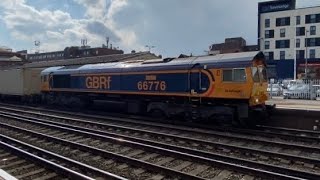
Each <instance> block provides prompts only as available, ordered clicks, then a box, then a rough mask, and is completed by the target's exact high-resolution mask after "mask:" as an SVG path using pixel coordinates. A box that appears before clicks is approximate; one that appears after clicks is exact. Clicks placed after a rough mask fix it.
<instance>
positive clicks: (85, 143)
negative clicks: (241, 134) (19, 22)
mask: <svg viewBox="0 0 320 180" xmlns="http://www.w3.org/2000/svg"><path fill="white" fill-rule="evenodd" d="M9 118H11V119H12V118H13V116H12V117H8V116H7V118H6V121H8V120H9ZM17 119H20V120H21V118H20V117H19V118H18V117H16V118H15V120H17ZM18 124H19V125H18ZM40 124H42V125H43V126H39V123H38V124H37V125H34V124H29V125H27V124H25V123H22V122H21V121H19V122H15V123H14V122H9V123H2V122H1V123H0V125H1V131H2V132H5V134H6V135H9V136H13V137H14V138H17V139H20V140H23V141H26V142H28V143H32V144H37V145H40V144H43V143H45V148H48V149H51V150H57V151H59V153H63V154H64V155H65V156H71V157H74V156H77V157H75V158H77V160H80V159H82V158H84V161H85V163H90V164H96V165H97V166H99V164H100V163H103V162H104V163H106V162H107V164H108V165H111V167H110V166H108V169H109V170H110V169H111V170H117V173H120V174H121V175H122V176H126V175H127V173H128V172H131V173H134V174H135V177H132V176H133V175H131V177H129V178H132V179H146V178H150V179H158V178H169V179H170V178H182V179H212V178H220V179H243V178H244V179H254V177H252V176H250V175H246V174H248V173H249V174H256V175H260V176H261V177H273V178H275V177H276V178H280V179H291V178H295V177H290V176H286V175H282V174H277V173H272V172H266V171H261V170H259V169H254V168H248V167H245V166H241V165H236V164H231V163H225V162H222V161H217V160H212V159H209V158H204V157H200V156H195V155H191V154H186V153H181V152H178V151H173V150H169V149H165V148H159V147H155V146H150V145H145V144H141V143H135V142H130V141H126V140H123V139H116V138H110V137H106V136H101V135H95V134H93V133H87V132H83V131H79V130H74V129H71V128H65V127H58V126H55V128H53V127H54V126H52V125H49V124H44V123H40ZM17 126H23V127H24V128H21V127H17ZM44 126H45V127H46V128H44ZM31 129H32V130H31ZM58 129H60V130H58ZM39 131H40V132H39ZM66 131H67V132H66ZM71 132H73V133H71ZM17 134H18V135H17ZM19 134H20V135H19ZM21 134H22V135H21ZM30 138H31V140H30ZM44 140H46V142H44ZM74 141H75V142H74ZM52 142H54V143H53V144H52ZM50 144H52V146H50ZM57 146H58V147H57ZM61 146H63V147H61ZM66 150H67V151H66ZM69 152H73V153H76V154H77V155H75V154H73V153H69ZM79 154H80V155H79ZM79 156H80V157H82V158H80V159H79ZM105 158H109V159H105ZM110 158H111V159H110ZM89 159H90V160H89ZM114 159H116V160H114ZM97 160H98V162H96V161H97ZM212 164H214V166H212ZM115 166H116V167H115ZM130 166H136V167H140V168H139V169H140V170H139V169H135V170H134V171H132V167H130ZM222 167H223V168H222ZM99 168H103V167H101V166H100V167H99ZM141 168H145V169H141ZM226 169H229V170H226ZM234 169H236V170H238V172H237V171H234ZM155 172H162V173H163V174H159V173H155ZM122 173H124V174H122ZM168 175H170V176H169V177H166V176H168ZM296 179H299V178H296Z"/></svg>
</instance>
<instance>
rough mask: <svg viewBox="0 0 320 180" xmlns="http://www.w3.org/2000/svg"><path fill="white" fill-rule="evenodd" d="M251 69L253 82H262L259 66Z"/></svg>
mask: <svg viewBox="0 0 320 180" xmlns="http://www.w3.org/2000/svg"><path fill="white" fill-rule="evenodd" d="M251 71H252V78H253V82H260V78H259V71H258V68H257V67H252V68H251Z"/></svg>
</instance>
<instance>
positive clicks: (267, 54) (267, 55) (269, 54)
mask: <svg viewBox="0 0 320 180" xmlns="http://www.w3.org/2000/svg"><path fill="white" fill-rule="evenodd" d="M264 54H265V58H266V60H274V53H273V52H265V53H264Z"/></svg>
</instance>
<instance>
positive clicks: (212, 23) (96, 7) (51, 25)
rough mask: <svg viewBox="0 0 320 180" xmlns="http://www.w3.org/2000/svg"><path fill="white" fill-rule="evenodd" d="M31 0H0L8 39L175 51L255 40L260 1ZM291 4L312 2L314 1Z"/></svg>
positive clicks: (316, 0) (53, 46) (319, 0)
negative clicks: (44, 2)
mask: <svg viewBox="0 0 320 180" xmlns="http://www.w3.org/2000/svg"><path fill="white" fill-rule="evenodd" d="M33 1H34V0H28V1H25V0H1V1H0V21H1V24H5V26H6V29H7V30H8V32H9V33H10V35H11V37H12V39H13V40H14V41H17V42H20V40H21V41H22V42H30V44H31V43H32V42H33V41H34V40H40V41H41V42H42V45H41V47H42V48H43V49H44V50H45V51H51V50H58V49H59V50H60V49H63V48H64V47H65V46H71V45H80V39H83V38H87V39H88V42H89V44H88V45H91V46H100V45H101V44H102V43H105V38H106V36H108V37H110V42H111V43H112V44H113V45H115V46H119V47H120V48H122V49H124V50H125V51H127V52H128V51H130V50H132V49H135V50H138V51H140V50H146V48H145V47H144V46H145V45H153V46H156V48H155V49H153V50H152V51H153V52H157V53H161V54H163V55H164V56H176V55H178V54H180V53H184V54H190V53H195V54H203V53H204V50H207V49H208V46H209V45H210V44H212V43H221V42H223V41H224V39H225V38H228V37H238V36H242V37H244V38H245V39H246V40H247V44H254V43H256V41H257V21H258V19H257V17H258V16H257V6H258V2H261V1H265V0H255V1H252V0H241V1H234V0H224V1H221V0H201V1H195V0H174V1H172V0H161V1H150V0H72V1H71V0H62V2H61V5H60V6H62V7H61V8H56V9H54V8H50V9H51V10H48V9H44V8H45V7H43V8H39V7H42V6H40V5H39V6H36V5H35V4H33V5H35V6H36V7H38V8H35V7H34V6H32V2H33ZM47 2H48V3H56V2H53V1H49V0H48V1H47ZM297 4H298V6H299V7H304V6H310V5H318V4H320V0H312V1H311V0H298V1H297ZM48 5H49V4H48ZM51 5H53V4H51ZM43 6H45V5H43ZM58 6H59V5H57V4H54V6H52V7H58ZM75 17H77V18H75Z"/></svg>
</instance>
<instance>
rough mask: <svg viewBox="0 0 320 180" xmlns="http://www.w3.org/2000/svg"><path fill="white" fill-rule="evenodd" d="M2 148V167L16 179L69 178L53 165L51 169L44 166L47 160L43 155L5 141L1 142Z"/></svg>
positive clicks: (0, 155) (0, 146)
mask: <svg viewBox="0 0 320 180" xmlns="http://www.w3.org/2000/svg"><path fill="white" fill-rule="evenodd" d="M0 148H1V150H0V158H1V163H0V169H2V170H4V171H5V172H6V173H8V174H10V175H11V176H12V177H14V178H16V179H38V180H39V179H67V177H66V176H61V175H59V174H58V173H57V172H55V171H54V170H53V167H52V168H51V169H48V168H46V167H44V166H43V165H44V164H45V163H47V161H46V160H45V159H43V158H41V157H37V156H35V155H32V154H30V153H29V152H27V151H24V150H22V149H19V148H17V147H15V146H12V145H10V144H8V143H5V142H0ZM35 160H37V161H35ZM40 161H41V162H42V163H40ZM35 162H39V163H35Z"/></svg>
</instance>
